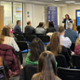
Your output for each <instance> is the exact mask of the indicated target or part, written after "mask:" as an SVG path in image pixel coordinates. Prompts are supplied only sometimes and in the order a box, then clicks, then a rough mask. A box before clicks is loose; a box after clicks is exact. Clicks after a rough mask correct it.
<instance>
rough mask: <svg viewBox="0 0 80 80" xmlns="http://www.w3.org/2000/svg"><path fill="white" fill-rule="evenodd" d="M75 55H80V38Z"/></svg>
mask: <svg viewBox="0 0 80 80" xmlns="http://www.w3.org/2000/svg"><path fill="white" fill-rule="evenodd" d="M74 53H75V54H77V55H80V38H77V40H76V43H75V50H74Z"/></svg>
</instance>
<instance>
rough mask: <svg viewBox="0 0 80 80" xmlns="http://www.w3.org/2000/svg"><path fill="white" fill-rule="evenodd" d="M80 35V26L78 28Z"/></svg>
mask: <svg viewBox="0 0 80 80" xmlns="http://www.w3.org/2000/svg"><path fill="white" fill-rule="evenodd" d="M77 31H78V34H79V33H80V26H78V27H77Z"/></svg>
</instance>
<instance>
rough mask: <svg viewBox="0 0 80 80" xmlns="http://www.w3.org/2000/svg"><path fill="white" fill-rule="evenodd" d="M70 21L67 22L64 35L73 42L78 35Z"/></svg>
mask: <svg viewBox="0 0 80 80" xmlns="http://www.w3.org/2000/svg"><path fill="white" fill-rule="evenodd" d="M71 25H72V23H68V24H67V29H66V31H65V37H69V39H70V40H71V41H72V42H73V43H75V42H76V39H77V38H78V37H79V35H78V33H77V32H76V31H73V30H72V26H71Z"/></svg>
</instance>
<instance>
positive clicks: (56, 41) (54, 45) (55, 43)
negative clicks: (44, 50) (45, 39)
mask: <svg viewBox="0 0 80 80" xmlns="http://www.w3.org/2000/svg"><path fill="white" fill-rule="evenodd" d="M50 48H51V51H52V52H53V53H54V55H55V56H57V55H58V52H59V53H60V52H61V45H60V33H59V32H54V33H53V34H52V36H51V40H50Z"/></svg>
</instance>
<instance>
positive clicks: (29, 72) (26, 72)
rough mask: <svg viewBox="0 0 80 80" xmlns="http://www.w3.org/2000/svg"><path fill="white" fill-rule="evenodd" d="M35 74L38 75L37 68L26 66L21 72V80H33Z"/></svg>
mask: <svg viewBox="0 0 80 80" xmlns="http://www.w3.org/2000/svg"><path fill="white" fill-rule="evenodd" d="M35 73H37V66H34V65H26V66H24V68H23V70H22V72H21V75H20V79H19V80H31V78H32V76H33V75H34V74H35Z"/></svg>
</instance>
